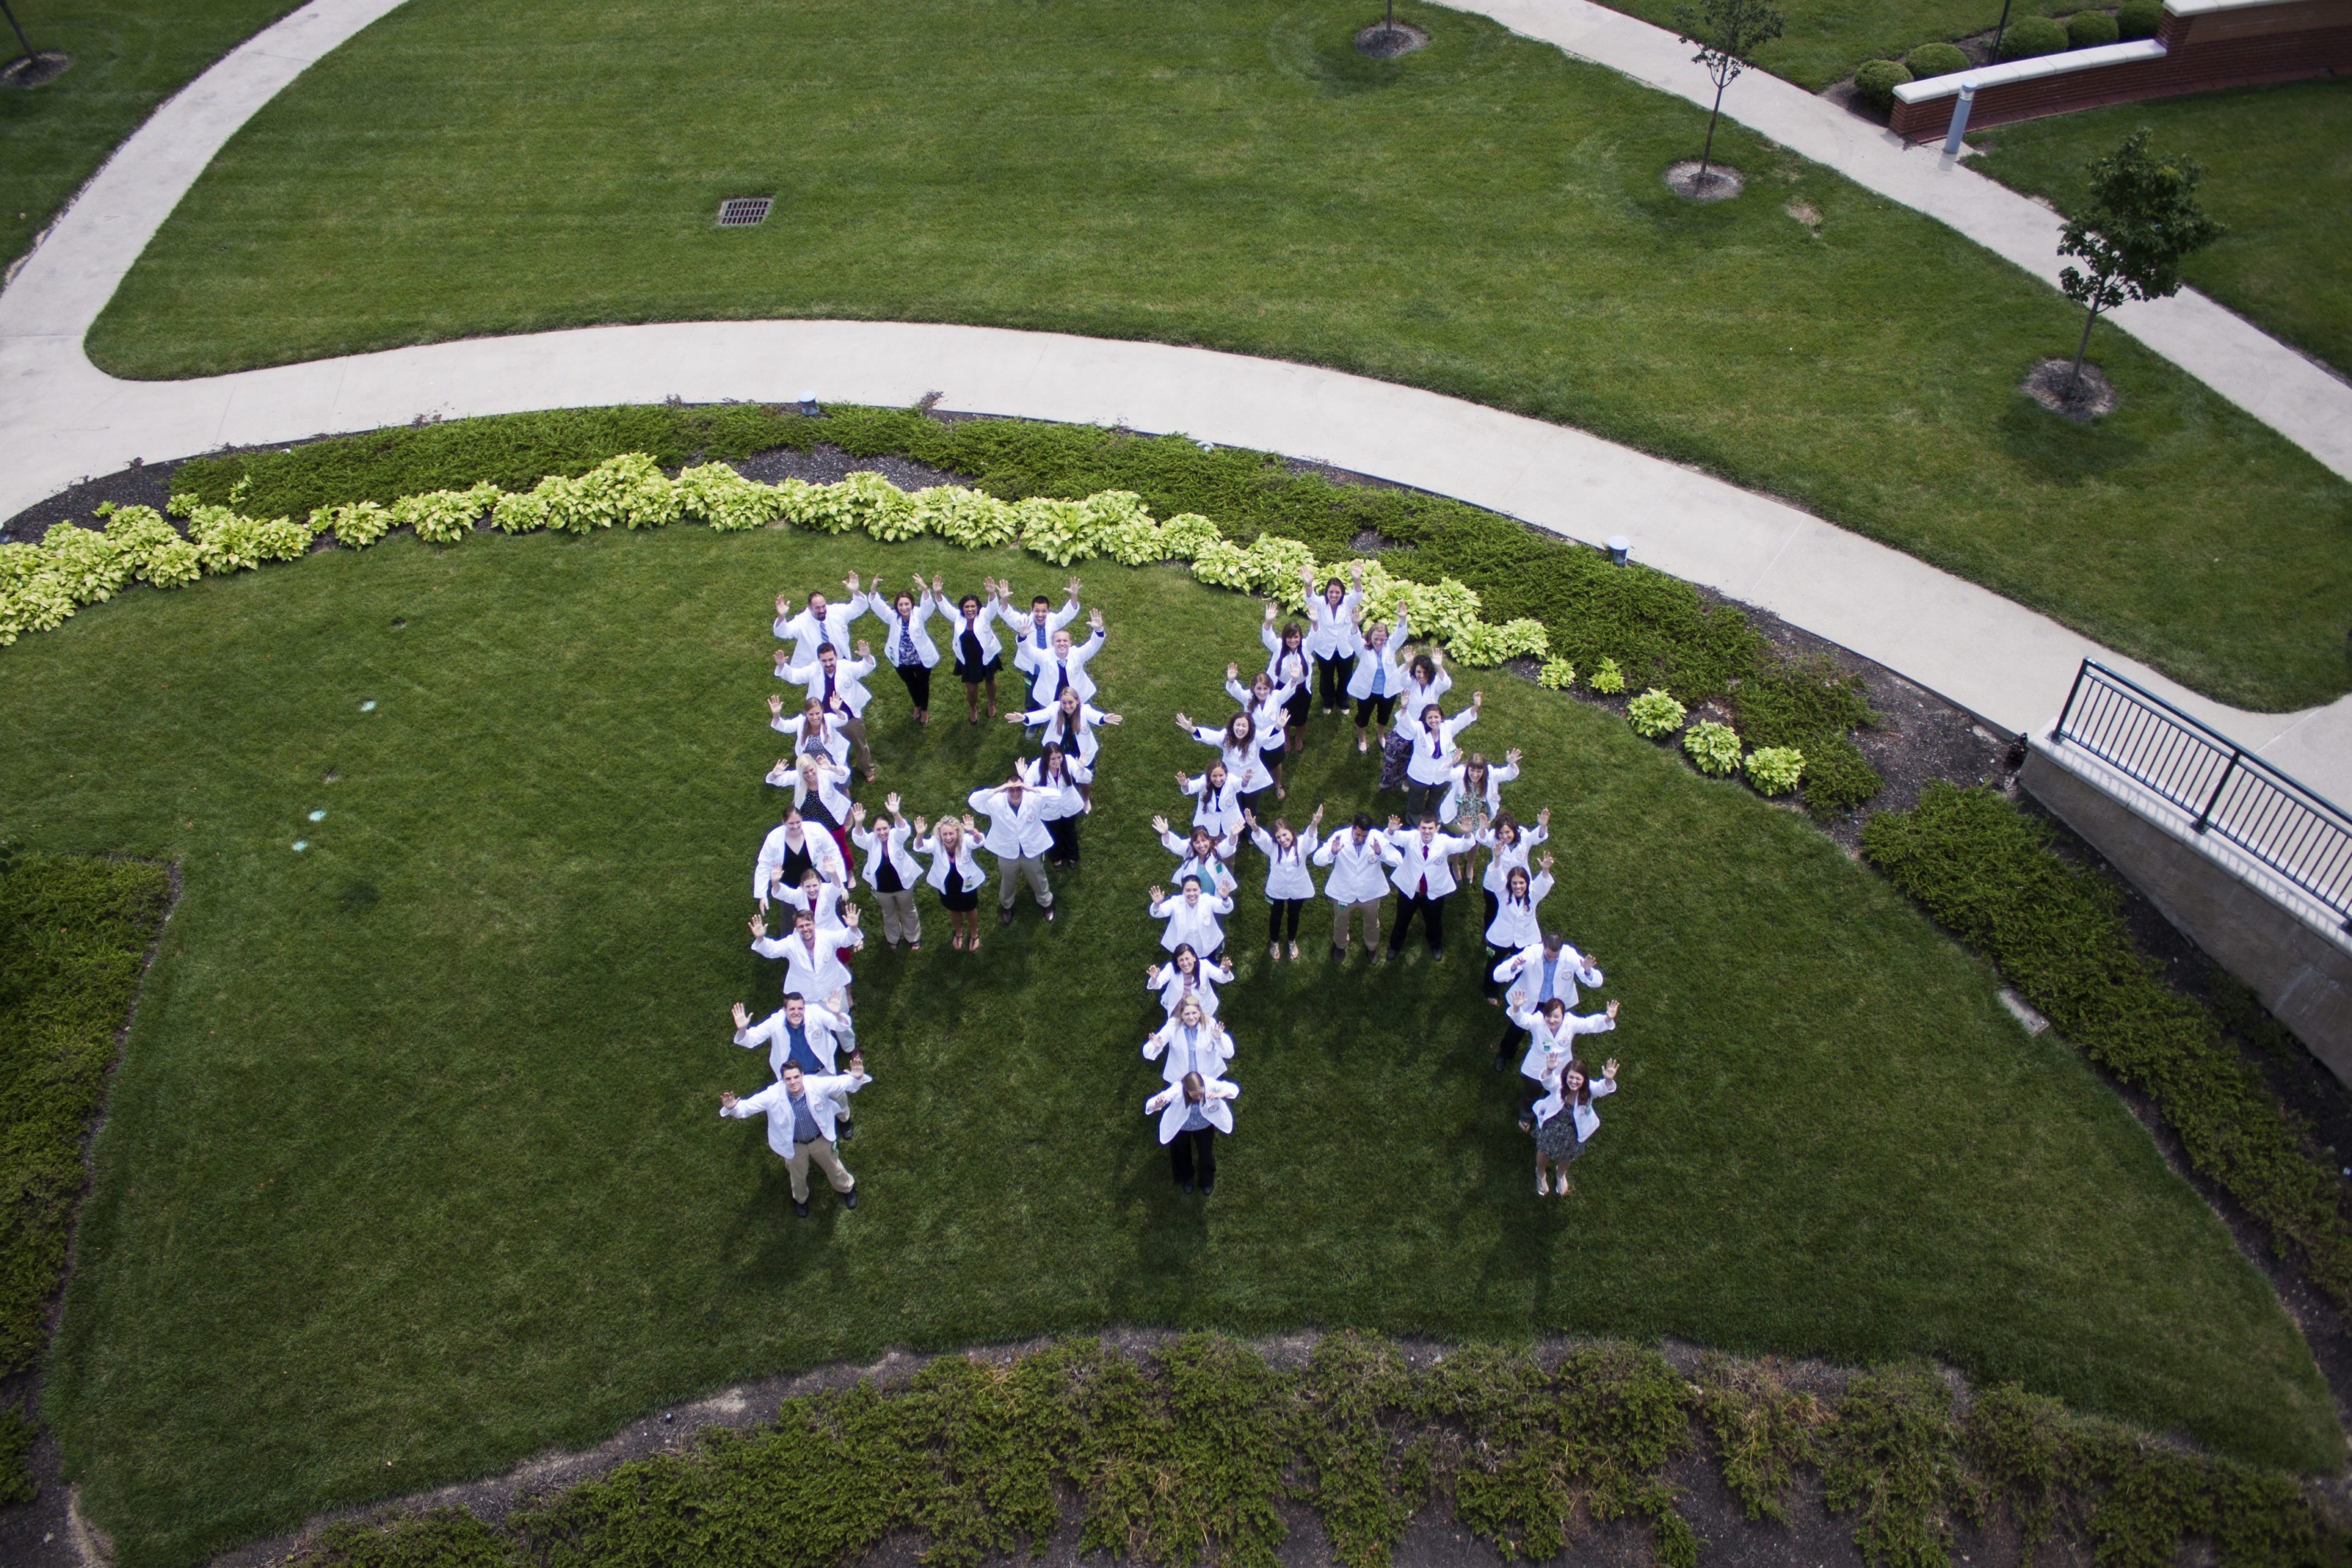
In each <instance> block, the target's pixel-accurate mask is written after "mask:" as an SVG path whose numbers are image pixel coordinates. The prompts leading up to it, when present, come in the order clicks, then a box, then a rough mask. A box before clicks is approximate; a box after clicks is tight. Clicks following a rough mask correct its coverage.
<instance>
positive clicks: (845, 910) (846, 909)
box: [841, 904, 857, 931]
mask: <svg viewBox="0 0 2352 1568" xmlns="http://www.w3.org/2000/svg"><path fill="white" fill-rule="evenodd" d="M841 923H842V924H843V925H845V926H847V927H848V928H849V929H850V930H851V931H856V929H857V906H856V904H844V905H842V906H841Z"/></svg>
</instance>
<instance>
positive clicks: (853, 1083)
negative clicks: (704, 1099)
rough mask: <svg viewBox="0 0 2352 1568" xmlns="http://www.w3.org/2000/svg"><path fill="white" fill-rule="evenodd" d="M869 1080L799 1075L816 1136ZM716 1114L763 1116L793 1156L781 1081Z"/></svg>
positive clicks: (829, 1135) (774, 1141)
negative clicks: (730, 1108) (732, 1107)
mask: <svg viewBox="0 0 2352 1568" xmlns="http://www.w3.org/2000/svg"><path fill="white" fill-rule="evenodd" d="M873 1081H874V1077H873V1075H872V1074H871V1073H862V1072H860V1073H824V1074H820V1075H819V1076H817V1077H815V1078H811V1077H809V1076H808V1075H807V1074H806V1073H803V1074H802V1075H801V1097H802V1099H803V1100H805V1101H806V1102H807V1104H808V1108H809V1114H810V1115H811V1116H813V1117H814V1118H815V1119H816V1128H817V1132H818V1134H819V1135H820V1136H822V1137H823V1138H824V1140H825V1142H828V1143H829V1142H833V1130H834V1128H835V1126H836V1125H838V1124H839V1121H840V1119H841V1116H842V1113H843V1112H845V1111H846V1110H848V1109H849V1097H850V1096H851V1095H853V1094H856V1092H857V1091H858V1090H859V1089H863V1088H865V1087H866V1085H867V1084H869V1083H872V1082H873ZM719 1115H720V1116H722V1117H732V1118H734V1119H735V1120H736V1121H746V1120H748V1119H750V1118H751V1117H754V1116H765V1117H766V1118H767V1119H768V1147H769V1148H771V1149H773V1150H774V1151H775V1152H777V1153H779V1154H781V1155H782V1156H783V1157H784V1158H785V1159H787V1160H789V1159H791V1158H792V1157H793V1122H794V1121H797V1120H798V1118H796V1117H795V1116H794V1115H793V1097H792V1096H791V1095H789V1094H787V1093H785V1092H784V1086H783V1082H782V1079H779V1080H778V1081H776V1082H774V1083H772V1084H770V1085H769V1086H768V1087H767V1088H765V1089H761V1091H760V1092H759V1093H757V1094H755V1095H752V1096H751V1097H750V1098H749V1099H746V1100H737V1101H736V1102H735V1105H734V1109H732V1110H729V1109H728V1108H727V1107H725V1106H721V1107H719ZM1160 1142H1167V1140H1166V1139H1162V1140H1160Z"/></svg>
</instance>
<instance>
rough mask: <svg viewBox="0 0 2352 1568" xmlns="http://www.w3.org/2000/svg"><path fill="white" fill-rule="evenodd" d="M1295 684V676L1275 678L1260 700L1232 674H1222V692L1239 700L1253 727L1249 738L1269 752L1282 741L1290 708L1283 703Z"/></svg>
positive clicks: (1296, 684)
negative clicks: (1223, 688) (1287, 678)
mask: <svg viewBox="0 0 2352 1568" xmlns="http://www.w3.org/2000/svg"><path fill="white" fill-rule="evenodd" d="M1299 684H1300V683H1299V682H1297V681H1296V680H1284V681H1276V683H1275V687H1274V689H1273V690H1271V691H1269V692H1267V693H1266V694H1265V700H1264V701H1260V700H1258V697H1257V694H1256V693H1255V691H1253V690H1252V689H1250V688H1249V687H1246V686H1244V685H1243V684H1242V683H1241V682H1240V681H1239V680H1237V679H1234V678H1233V677H1232V676H1227V677H1226V678H1225V695H1226V696H1228V697H1230V698H1232V699H1233V700H1234V701H1236V702H1238V703H1240V704H1241V705H1242V707H1243V708H1244V710H1246V711H1247V712H1248V714H1249V716H1250V725H1251V727H1252V729H1253V731H1255V733H1253V734H1252V735H1251V737H1250V738H1251V740H1252V741H1253V742H1255V744H1256V746H1257V749H1258V750H1259V751H1261V752H1271V751H1273V750H1274V749H1275V748H1276V746H1279V745H1280V744H1282V740H1283V736H1284V734H1285V732H1286V731H1288V730H1289V728H1290V710H1289V709H1288V708H1286V707H1285V706H1283V704H1285V703H1286V702H1288V701H1289V700H1290V698H1291V694H1292V693H1293V692H1295V691H1297V689H1298V688H1299ZM1219 733H1220V734H1222V733H1223V731H1219Z"/></svg>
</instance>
